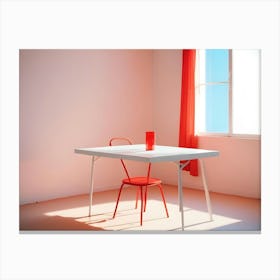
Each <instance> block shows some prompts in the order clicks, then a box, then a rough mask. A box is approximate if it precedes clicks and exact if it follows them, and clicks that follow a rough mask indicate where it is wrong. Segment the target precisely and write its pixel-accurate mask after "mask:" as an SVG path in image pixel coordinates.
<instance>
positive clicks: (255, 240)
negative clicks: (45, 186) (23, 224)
mask: <svg viewBox="0 0 280 280" xmlns="http://www.w3.org/2000/svg"><path fill="white" fill-rule="evenodd" d="M217 7H218V8H217ZM202 18H203V19H204V21H203V20H201V19H202ZM221 21H222V22H223V24H221ZM217 28H219V30H220V32H215V33H213V32H212V31H213V30H216V29H217ZM221 34H222V36H221ZM279 34H280V30H279V1H276V0H271V1H267V0H265V1H263V0H259V1H253V0H247V1H246V0H245V1H218V0H216V1H212V0H206V1H202V0H195V1H131V2H129V1H107V0H105V1H103V2H101V1H86V0H85V1H83V0H81V1H74V0H73V1H44V0H42V1H31V0H30V1H25V0H20V1H16V0H10V1H7V0H6V1H5V0H4V1H1V59H0V61H1V103H0V106H1V195H0V200H1V201H0V211H1V220H0V222H1V225H0V228H1V236H0V238H1V239H0V242H1V244H0V246H1V252H0V254H1V258H0V260H1V272H0V273H1V274H0V278H2V279H15V278H16V279H77V278H79V279H133V278H134V279H135V278H138V279H140V278H141V279H151V278H153V279H217V280H218V279H246V278H247V279H255V280H258V279H259V280H262V279H279V277H280V272H279V263H280V259H279V255H280V254H279V248H280V244H279V243H280V242H279V237H280V231H279V222H280V217H279V213H280V207H279V205H280V202H279V197H280V193H279V185H280V181H279V153H280V152H279V143H280V138H279V127H280V125H279V116H280V115H279V111H280V110H279V103H280V102H279V94H278V93H279V76H280V75H279V49H280V46H279ZM163 47H164V48H174V49H178V48H205V47H207V48H215V47H223V48H225V47H228V48H238V47H240V48H241V47H247V48H254V47H255V48H260V49H262V55H263V71H264V72H263V73H262V75H263V81H262V82H263V84H262V88H263V92H265V93H266V94H263V96H262V102H261V103H262V105H263V107H262V108H263V112H262V113H263V118H262V143H263V149H262V160H263V163H264V164H263V166H262V168H263V170H262V200H263V204H262V233H261V234H247V235H244V234H243V235H238V234H237V235H233V234H219V235H217V234H212V235H211V234H209V235H188V234H184V235H152V236H151V235H141V236H137V235H115V236H112V235H94V236H93V235H91V234H87V235H83V234H80V235H79V234H73V233H72V234H68V235H67V234H55V235H54V234H51V235H48V234H46V233H44V234H40V235H38V234H37V235H32V234H30V235H28V234H25V235H20V234H19V232H18V211H17V210H18V208H17V207H18V173H17V171H18V145H17V144H18V49H20V48H72V49H76V48H96V49H98V48H163ZM271 123H272V124H273V126H272V125H271ZM143 260H144V267H143V269H142V270H139V268H140V265H141V264H143ZM156 264H160V268H159V266H158V265H156ZM123 268H125V269H123Z"/></svg>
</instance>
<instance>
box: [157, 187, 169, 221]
mask: <svg viewBox="0 0 280 280" xmlns="http://www.w3.org/2000/svg"><path fill="white" fill-rule="evenodd" d="M158 187H159V189H160V193H161V197H162V201H163V204H164V207H165V212H166V216H167V218H168V217H169V214H168V210H167V206H166V202H165V197H164V194H163V190H162V186H161V184H159V185H158Z"/></svg>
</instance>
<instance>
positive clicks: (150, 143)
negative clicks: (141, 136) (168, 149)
mask: <svg viewBox="0 0 280 280" xmlns="http://www.w3.org/2000/svg"><path fill="white" fill-rule="evenodd" d="M154 145H155V132H154V131H147V132H146V151H150V150H153V149H154Z"/></svg>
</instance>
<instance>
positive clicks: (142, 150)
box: [75, 144, 219, 230]
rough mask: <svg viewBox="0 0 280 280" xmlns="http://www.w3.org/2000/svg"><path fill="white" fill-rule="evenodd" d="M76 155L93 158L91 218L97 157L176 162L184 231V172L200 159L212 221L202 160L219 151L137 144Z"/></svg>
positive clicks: (79, 150)
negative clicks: (149, 149) (148, 146)
mask: <svg viewBox="0 0 280 280" xmlns="http://www.w3.org/2000/svg"><path fill="white" fill-rule="evenodd" d="M75 153H79V154H84V155H89V156H92V161H91V183H90V202H89V216H91V205H92V193H93V169H94V162H95V159H96V158H97V157H109V158H119V159H124V160H134V161H142V162H147V163H154V162H175V163H176V164H177V166H178V200H179V209H180V211H181V223H182V230H184V211H183V190H182V170H183V168H184V167H185V166H186V165H187V164H188V163H189V162H190V160H192V159H198V160H199V163H200V167H201V175H202V181H203V187H204V192H205V198H206V203H207V208H208V213H209V215H210V220H212V208H211V201H210V196H209V192H208V187H207V183H206V177H205V172H204V164H203V161H202V159H203V158H207V157H214V156H218V155H219V152H218V151H210V150H202V149H190V148H179V147H170V146H158V145H155V148H154V150H152V151H146V145H144V144H137V145H122V146H107V147H97V148H79V149H75ZM181 161H185V162H183V163H182V162H181Z"/></svg>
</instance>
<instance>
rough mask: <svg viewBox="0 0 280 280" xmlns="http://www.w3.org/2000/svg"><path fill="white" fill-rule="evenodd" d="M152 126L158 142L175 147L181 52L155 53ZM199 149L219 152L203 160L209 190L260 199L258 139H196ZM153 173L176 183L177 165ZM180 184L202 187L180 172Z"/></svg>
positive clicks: (176, 143)
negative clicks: (181, 179) (214, 156)
mask: <svg viewBox="0 0 280 280" xmlns="http://www.w3.org/2000/svg"><path fill="white" fill-rule="evenodd" d="M153 75H154V93H153V94H154V100H155V101H156V102H154V111H153V112H154V127H155V129H156V132H157V143H158V144H162V145H178V130H179V111H180V94H181V88H180V87H181V76H180V75H181V51H180V50H172V51H170V50H169V51H168V50H165V51H154V65H153ZM199 147H200V148H204V149H213V150H218V151H219V152H220V156H219V157H217V158H209V159H205V160H204V161H205V168H206V176H207V182H208V185H209V186H208V187H209V189H210V190H211V191H214V192H221V193H229V194H235V195H240V196H247V197H255V198H260V195H261V183H260V173H261V172H260V163H261V159H260V148H261V145H260V140H259V139H244V138H236V137H205V136H204V137H202V136H201V137H199ZM154 172H155V174H156V175H157V176H158V177H160V178H161V179H162V180H163V181H164V182H165V183H167V184H173V185H174V184H176V183H177V166H176V165H175V164H172V163H164V164H160V165H159V164H157V165H155V166H154ZM183 174H184V175H183V185H184V186H189V187H193V188H202V181H201V177H200V176H199V177H192V176H189V175H188V173H187V172H184V173H183Z"/></svg>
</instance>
